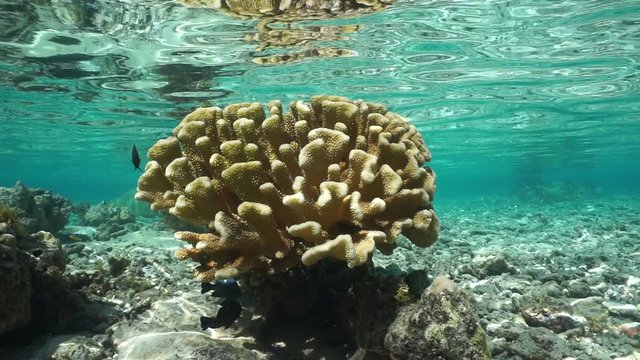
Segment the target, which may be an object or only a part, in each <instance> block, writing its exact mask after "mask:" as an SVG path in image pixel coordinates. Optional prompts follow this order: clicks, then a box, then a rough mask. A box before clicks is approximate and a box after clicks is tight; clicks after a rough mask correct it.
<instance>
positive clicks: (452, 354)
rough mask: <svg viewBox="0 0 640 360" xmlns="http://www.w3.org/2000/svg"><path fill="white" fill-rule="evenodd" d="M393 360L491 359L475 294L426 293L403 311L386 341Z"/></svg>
mask: <svg viewBox="0 0 640 360" xmlns="http://www.w3.org/2000/svg"><path fill="white" fill-rule="evenodd" d="M384 345H385V347H386V348H387V349H388V350H389V351H390V353H391V356H392V358H393V359H396V360H399V359H407V360H412V359H416V360H417V359H450V360H454V359H469V360H475V359H490V358H491V355H490V352H489V348H488V346H487V342H486V338H485V334H484V330H483V329H482V327H481V326H480V325H479V323H478V317H477V315H476V314H475V306H474V304H473V301H472V298H471V295H470V294H469V293H468V292H467V291H465V290H462V289H459V288H458V289H447V290H444V291H443V292H440V293H430V292H429V291H426V292H425V293H424V294H423V295H422V297H421V298H420V300H418V301H417V302H416V303H413V304H410V305H407V306H405V307H403V308H401V309H400V311H399V313H398V316H397V317H396V319H395V321H394V322H393V323H392V324H391V326H390V327H389V331H388V332H387V335H386V337H385V340H384Z"/></svg>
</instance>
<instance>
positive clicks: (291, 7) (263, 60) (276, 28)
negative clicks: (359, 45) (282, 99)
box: [179, 0, 394, 65]
mask: <svg viewBox="0 0 640 360" xmlns="http://www.w3.org/2000/svg"><path fill="white" fill-rule="evenodd" d="M179 2H180V3H182V4H184V5H185V6H188V7H197V8H209V9H216V10H218V11H220V12H223V13H225V14H227V15H230V16H235V17H239V18H243V19H260V20H259V22H258V24H257V26H256V32H255V33H253V34H250V35H246V36H245V38H244V39H245V40H246V41H248V42H251V43H255V44H257V46H256V52H255V53H254V54H253V59H252V61H253V62H254V63H256V64H259V65H277V64H287V63H294V62H299V61H303V60H307V59H311V58H332V57H349V56H356V55H357V52H356V51H355V50H351V49H347V48H344V47H340V46H327V45H321V44H326V43H327V42H330V43H334V42H344V41H347V40H349V37H348V34H351V33H354V32H356V31H358V29H359V28H360V26H359V25H343V26H340V25H317V24H306V23H302V22H303V21H307V20H323V19H330V18H344V17H354V16H359V15H363V14H368V13H372V12H376V11H381V10H383V9H385V8H386V7H387V6H389V5H391V4H392V3H393V2H394V0H305V1H302V0H179Z"/></svg>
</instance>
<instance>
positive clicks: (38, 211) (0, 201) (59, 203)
mask: <svg viewBox="0 0 640 360" xmlns="http://www.w3.org/2000/svg"><path fill="white" fill-rule="evenodd" d="M0 205H4V206H10V207H14V208H17V209H19V210H20V212H21V214H20V221H21V223H22V224H23V226H24V229H25V231H26V232H27V233H33V232H36V231H40V230H44V231H48V232H51V233H54V234H55V233H57V232H58V231H60V230H62V229H63V228H64V227H65V225H67V223H68V222H69V215H70V214H71V202H70V201H69V200H67V199H65V198H63V197H62V196H60V195H56V194H53V193H51V192H50V191H48V190H43V189H29V188H27V187H26V186H24V185H23V184H22V183H21V182H17V183H16V185H15V187H13V188H0Z"/></svg>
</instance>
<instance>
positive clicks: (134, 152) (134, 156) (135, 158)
mask: <svg viewBox="0 0 640 360" xmlns="http://www.w3.org/2000/svg"><path fill="white" fill-rule="evenodd" d="M131 163H133V168H134V170H140V172H142V169H140V154H138V149H137V148H136V144H133V149H131Z"/></svg>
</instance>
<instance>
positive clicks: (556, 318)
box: [523, 309, 586, 333]
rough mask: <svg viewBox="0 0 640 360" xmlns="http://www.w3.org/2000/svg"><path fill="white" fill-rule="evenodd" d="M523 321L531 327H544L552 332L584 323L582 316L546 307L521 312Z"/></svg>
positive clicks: (576, 326) (563, 330) (559, 331)
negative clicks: (554, 310)
mask: <svg viewBox="0 0 640 360" xmlns="http://www.w3.org/2000/svg"><path fill="white" fill-rule="evenodd" d="M523 317H524V321H525V322H526V323H527V325H529V326H532V327H544V328H547V329H549V330H551V331H553V332H554V333H563V332H565V331H567V330H571V329H575V328H579V327H581V326H583V325H584V324H585V323H586V320H585V319H584V318H578V317H575V316H572V315H570V314H568V313H566V312H561V311H558V312H553V311H550V310H547V309H542V310H538V311H525V312H523Z"/></svg>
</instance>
